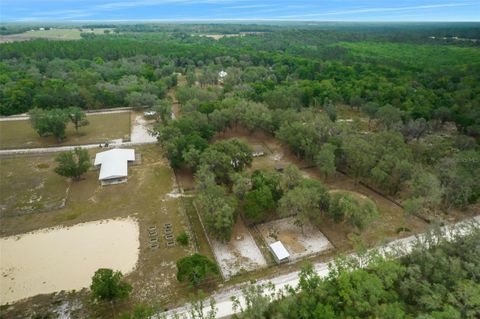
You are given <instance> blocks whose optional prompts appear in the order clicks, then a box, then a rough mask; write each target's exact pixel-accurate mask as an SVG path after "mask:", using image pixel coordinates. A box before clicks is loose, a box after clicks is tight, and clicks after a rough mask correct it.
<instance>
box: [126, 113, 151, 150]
mask: <svg viewBox="0 0 480 319" xmlns="http://www.w3.org/2000/svg"><path fill="white" fill-rule="evenodd" d="M149 130H150V123H149V122H148V121H146V120H145V119H144V118H143V115H137V116H136V117H135V121H134V122H133V127H132V134H131V136H130V141H131V142H132V143H148V142H156V141H157V138H156V137H155V136H153V135H151V134H150V132H149Z"/></svg>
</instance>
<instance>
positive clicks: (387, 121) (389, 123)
mask: <svg viewBox="0 0 480 319" xmlns="http://www.w3.org/2000/svg"><path fill="white" fill-rule="evenodd" d="M376 117H377V118H378V121H379V122H380V124H382V125H383V126H384V128H385V129H387V130H390V129H393V128H394V127H396V125H399V124H400V123H401V121H402V111H400V110H399V109H397V108H396V107H393V106H391V105H389V104H387V105H385V106H383V107H381V108H380V109H379V110H378V111H377V113H376Z"/></svg>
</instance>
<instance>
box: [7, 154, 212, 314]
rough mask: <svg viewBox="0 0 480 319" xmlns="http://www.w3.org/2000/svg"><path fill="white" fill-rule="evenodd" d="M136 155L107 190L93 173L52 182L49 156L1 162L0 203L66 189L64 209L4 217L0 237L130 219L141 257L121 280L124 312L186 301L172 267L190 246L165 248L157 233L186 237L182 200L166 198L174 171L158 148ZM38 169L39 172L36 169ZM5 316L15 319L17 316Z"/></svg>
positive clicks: (22, 305) (52, 194)
mask: <svg viewBox="0 0 480 319" xmlns="http://www.w3.org/2000/svg"><path fill="white" fill-rule="evenodd" d="M99 150H100V149H92V150H90V154H91V156H92V157H93V156H94V154H95V153H96V152H98V151H99ZM136 150H137V152H139V153H140V154H141V158H142V160H141V164H140V165H134V166H130V167H129V169H128V170H129V177H128V182H127V183H124V184H118V185H111V186H106V187H102V186H100V183H99V182H98V171H97V170H92V171H89V172H88V173H87V174H85V175H84V178H83V179H82V180H81V181H79V182H67V180H66V179H64V178H60V177H57V176H56V175H55V173H54V172H53V171H52V170H53V168H54V165H53V157H54V155H53V154H49V155H45V156H42V157H32V156H28V157H26V156H25V157H14V158H0V161H1V164H2V165H1V166H0V171H1V174H2V175H0V176H1V177H2V181H1V182H2V183H1V184H0V187H1V190H0V193H1V194H2V198H1V201H2V203H3V202H4V197H8V198H9V205H10V206H12V207H13V206H15V205H17V206H21V205H23V203H24V202H25V199H26V198H27V199H28V198H29V197H32V196H34V195H35V196H36V198H38V197H40V195H41V194H44V193H45V192H47V190H48V193H49V194H50V195H49V196H50V197H54V198H57V197H62V198H64V197H65V192H66V189H67V188H68V187H69V192H68V196H67V197H66V198H67V199H66V205H65V207H64V208H60V209H54V210H51V211H47V212H43V213H37V212H30V213H29V214H25V215H22V216H16V217H4V218H2V219H1V225H2V227H1V228H0V236H9V235H15V234H21V233H25V232H28V231H32V230H36V229H41V228H47V227H53V226H71V225H75V224H78V223H81V222H87V221H96V220H103V219H108V218H117V217H126V216H133V217H135V218H136V219H137V220H138V222H139V229H140V254H139V260H138V264H137V268H136V269H135V270H134V271H133V272H132V273H130V274H128V275H127V276H126V278H127V280H128V281H129V282H130V283H132V285H133V287H134V290H133V295H132V298H130V300H129V301H128V302H126V303H125V305H124V306H125V307H126V308H128V307H130V306H132V305H134V304H138V303H147V302H148V303H151V304H154V303H157V304H162V305H165V304H166V303H167V302H170V303H172V302H173V303H177V302H179V301H180V300H181V299H184V298H186V297H188V295H189V294H190V293H191V292H192V291H191V290H190V288H189V287H188V286H187V285H185V284H181V283H179V282H178V281H177V280H176V278H175V275H176V266H175V262H176V261H177V260H178V259H179V258H182V257H185V256H187V255H190V254H191V253H193V251H194V245H193V242H192V243H191V244H190V245H189V246H188V247H182V246H180V245H179V244H177V245H176V246H175V247H173V248H167V247H166V242H165V240H164V239H163V231H162V230H163V224H164V223H170V224H172V225H173V235H174V236H175V237H176V236H178V235H179V234H180V233H181V232H183V231H186V232H188V233H190V229H189V223H188V219H187V217H186V216H187V215H186V214H185V212H184V206H183V203H182V198H179V197H177V196H172V194H170V193H171V192H172V190H173V189H174V186H175V180H174V175H173V171H172V169H171V168H170V166H169V165H168V162H167V161H166V160H165V159H164V157H163V154H162V151H161V149H160V148H159V147H158V146H156V145H148V146H139V147H136ZM42 164H43V165H42ZM47 164H48V167H47ZM39 165H40V166H41V167H42V169H37V168H38V166H39ZM25 167H28V170H25ZM4 175H10V179H9V180H8V181H7V180H5V181H4V178H3V176H4ZM12 183H13V184H16V185H18V186H15V188H12V187H10V184H12ZM41 184H44V187H43V188H37V186H38V185H41ZM4 193H6V194H4ZM46 200H47V198H45V197H41V199H40V200H39V201H38V205H42V203H43V202H44V201H46ZM153 225H155V226H156V227H157V229H158V232H159V237H160V238H159V240H160V247H159V248H158V249H152V248H151V247H150V242H149V235H148V227H149V226H153ZM196 238H197V241H198V242H199V246H200V247H201V251H202V252H204V253H205V252H206V251H207V250H208V244H207V243H206V242H205V237H203V236H197V237H196ZM38 298H41V296H38V297H33V298H31V299H29V300H27V301H25V303H23V302H20V303H18V304H17V305H19V306H16V307H15V308H14V309H12V311H15V309H17V310H18V311H21V309H29V308H30V307H31V306H32V305H33V304H35V303H36V300H40V299H38ZM121 308H122V305H119V309H121ZM108 309H109V308H108ZM108 309H107V310H108ZM10 315H11V317H16V315H18V313H10ZM7 317H9V315H7ZM100 317H102V316H100Z"/></svg>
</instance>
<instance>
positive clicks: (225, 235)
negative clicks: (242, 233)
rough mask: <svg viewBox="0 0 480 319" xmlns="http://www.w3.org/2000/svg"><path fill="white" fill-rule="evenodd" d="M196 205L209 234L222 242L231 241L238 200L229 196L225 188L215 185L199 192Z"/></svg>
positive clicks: (207, 186)
mask: <svg viewBox="0 0 480 319" xmlns="http://www.w3.org/2000/svg"><path fill="white" fill-rule="evenodd" d="M196 203H197V204H198V206H199V209H200V212H201V213H202V215H203V220H204V222H205V228H206V229H207V231H208V232H209V234H210V235H211V236H213V237H214V238H216V239H218V240H220V241H222V242H228V241H230V238H231V236H232V228H233V226H234V225H235V221H236V217H237V214H236V209H237V205H238V202H237V199H236V198H235V197H234V196H228V195H227V194H226V192H225V190H224V189H223V187H221V186H219V185H215V184H213V185H206V187H205V188H204V189H201V190H200V191H199V193H198V196H197V198H196Z"/></svg>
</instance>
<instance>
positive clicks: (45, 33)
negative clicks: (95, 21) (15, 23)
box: [0, 29, 111, 43]
mask: <svg viewBox="0 0 480 319" xmlns="http://www.w3.org/2000/svg"><path fill="white" fill-rule="evenodd" d="M105 30H111V29H93V31H92V30H91V29H82V31H80V30H79V29H50V30H42V31H40V30H37V31H27V32H24V33H20V34H12V35H5V36H0V43H2V42H14V41H25V40H33V39H50V40H79V39H81V36H80V34H82V33H94V34H105Z"/></svg>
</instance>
